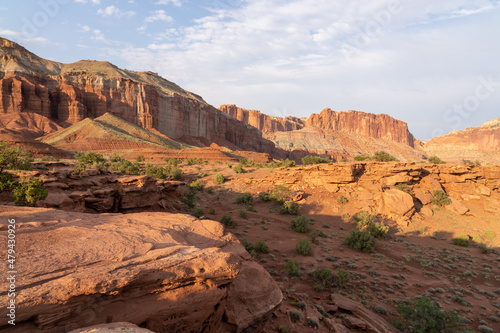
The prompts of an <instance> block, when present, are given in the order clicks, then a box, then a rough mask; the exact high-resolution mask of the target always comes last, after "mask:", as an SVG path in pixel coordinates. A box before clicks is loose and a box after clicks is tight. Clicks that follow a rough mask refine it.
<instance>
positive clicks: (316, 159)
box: [302, 155, 332, 165]
mask: <svg viewBox="0 0 500 333" xmlns="http://www.w3.org/2000/svg"><path fill="white" fill-rule="evenodd" d="M331 162H332V160H331V159H329V158H328V157H321V156H312V155H308V156H305V157H303V158H302V164H304V165H310V164H320V163H331Z"/></svg>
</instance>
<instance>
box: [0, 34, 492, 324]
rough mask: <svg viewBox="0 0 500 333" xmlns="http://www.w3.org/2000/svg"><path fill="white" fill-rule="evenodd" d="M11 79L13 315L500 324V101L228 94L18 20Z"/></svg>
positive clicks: (2, 133) (6, 91) (3, 162)
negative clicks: (433, 105) (109, 56)
mask: <svg viewBox="0 0 500 333" xmlns="http://www.w3.org/2000/svg"><path fill="white" fill-rule="evenodd" d="M0 83H1V85H0V142H1V143H0V190H1V192H0V216H1V223H0V238H1V239H2V241H1V244H2V249H1V250H2V251H4V252H3V253H4V255H3V256H4V257H5V258H7V254H6V253H7V252H8V249H10V250H12V251H11V252H8V254H9V255H11V256H9V259H10V260H11V261H10V262H8V263H9V264H10V265H12V266H11V267H10V269H4V270H3V271H2V273H1V280H0V286H1V289H0V303H1V304H2V311H1V313H2V321H0V330H1V331H2V332H54V333H57V332H72V333H77V332H82V333H83V332H89V333H90V332H141V333H146V332H157V333H161V332H247V333H249V332H283V333H284V332H337V333H344V332H376V333H382V332H483V333H493V332H500V118H498V119H492V120H491V121H488V122H487V123H485V124H484V125H482V126H480V127H474V128H467V129H466V130H463V131H453V132H451V133H448V134H446V135H444V136H440V137H435V138H432V139H431V140H429V141H422V140H419V139H417V138H415V137H414V136H413V134H412V133H410V131H409V129H408V125H407V124H406V123H405V122H403V121H400V120H397V119H394V118H392V117H391V116H389V115H386V114H377V115H375V114H372V113H367V112H361V111H354V110H350V111H334V110H332V109H330V108H325V109H323V110H318V113H314V114H311V115H310V116H309V117H304V118H297V117H292V116H289V117H283V118H280V117H274V116H269V115H266V114H265V113H264V112H261V111H257V110H249V109H245V108H243V107H244V106H236V105H232V104H228V105H221V106H219V107H218V108H217V107H214V106H212V105H209V104H208V103H206V102H205V100H204V99H203V98H202V97H201V96H199V95H197V94H196V93H193V92H189V91H186V90H184V89H183V88H181V87H179V86H178V85H177V84H175V83H173V82H170V81H168V80H167V79H166V78H163V77H161V76H159V75H158V74H156V73H153V72H135V71H129V70H125V69H120V68H118V67H117V66H115V65H113V64H111V63H109V62H106V61H93V60H82V61H79V62H76V63H71V64H63V63H59V62H54V61H49V60H46V59H43V58H40V57H38V56H37V55H35V54H33V53H31V52H30V51H28V50H26V49H25V48H24V47H22V46H21V45H18V44H16V43H14V42H12V41H10V40H8V39H4V38H0ZM9 240H15V241H14V242H9ZM9 272H15V273H9ZM13 275H15V279H12V278H11V279H10V280H9V278H10V277H12V276H13ZM13 285H14V286H15V287H14V290H12V286H13ZM12 293H14V294H15V295H12ZM12 300H14V302H12ZM10 304H14V307H13V308H12V307H11V308H9V307H8V306H9V305H10ZM12 309H13V310H12ZM9 314H11V316H10V317H9ZM12 314H14V315H13V316H12ZM12 320H15V325H12V323H9V321H12ZM418 325H423V326H422V327H424V328H422V327H421V328H420V329H421V330H418V327H419V326H418ZM425 325H427V326H425ZM425 327H427V328H425ZM430 327H433V329H434V330H430Z"/></svg>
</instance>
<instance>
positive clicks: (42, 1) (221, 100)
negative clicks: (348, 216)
mask: <svg viewBox="0 0 500 333" xmlns="http://www.w3.org/2000/svg"><path fill="white" fill-rule="evenodd" d="M0 36H1V37H4V38H8V39H10V40H13V41H15V42H18V43H19V44H21V45H23V46H24V47H26V48H27V49H28V50H30V51H32V52H34V53H35V54H37V55H39V56H41V57H43V58H46V59H50V60H54V61H59V62H64V63H71V62H76V61H78V60H82V59H94V60H106V61H109V62H111V63H113V64H115V65H117V66H118V67H121V68H125V69H129V70H137V71H154V72H157V73H159V74H160V75H162V76H163V77H164V78H166V79H168V80H170V81H173V82H175V83H177V84H179V85H180V86H181V87H182V88H184V89H186V90H189V91H192V92H194V93H196V94H199V95H201V96H202V97H203V98H204V99H205V101H207V102H208V103H210V104H212V105H214V106H215V107H218V106H220V105H221V104H236V105H238V106H240V107H242V108H247V109H256V110H260V111H262V112H263V113H266V114H269V115H273V116H279V117H284V116H288V115H293V116H297V117H308V116H309V115H310V114H312V113H319V112H321V110H323V109H324V108H331V109H332V110H335V111H347V110H358V111H364V112H370V113H375V114H380V113H385V114H388V115H390V116H392V117H394V118H396V119H400V120H403V121H405V122H407V123H408V127H409V129H410V131H411V132H412V133H413V134H414V135H415V136H416V137H417V138H418V139H421V140H428V139H430V138H432V137H434V136H439V135H443V134H445V133H448V132H450V131H452V130H461V129H464V128H466V127H468V126H480V125H481V124H482V123H484V122H486V121H488V120H490V119H495V118H498V117H500V0H439V1H435V0H418V1H416V0H350V1H347V0H343V1H340V0H211V1H209V0H23V1H5V0H4V1H1V2H0Z"/></svg>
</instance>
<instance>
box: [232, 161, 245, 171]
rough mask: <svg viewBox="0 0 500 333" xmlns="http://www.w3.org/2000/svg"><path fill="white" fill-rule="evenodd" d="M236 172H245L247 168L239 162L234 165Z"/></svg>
mask: <svg viewBox="0 0 500 333" xmlns="http://www.w3.org/2000/svg"><path fill="white" fill-rule="evenodd" d="M233 170H234V172H236V173H245V169H243V166H242V165H241V164H240V163H238V164H236V165H235V166H234V167H233Z"/></svg>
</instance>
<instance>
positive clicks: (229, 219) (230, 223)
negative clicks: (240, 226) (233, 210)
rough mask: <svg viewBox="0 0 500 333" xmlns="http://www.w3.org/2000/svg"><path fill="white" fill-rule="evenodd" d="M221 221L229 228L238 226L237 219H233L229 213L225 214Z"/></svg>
mask: <svg viewBox="0 0 500 333" xmlns="http://www.w3.org/2000/svg"><path fill="white" fill-rule="evenodd" d="M220 222H221V223H222V224H224V225H225V226H226V227H229V228H236V227H237V224H236V221H235V220H233V218H232V217H231V216H228V215H224V216H223V217H222V218H221V220H220Z"/></svg>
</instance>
